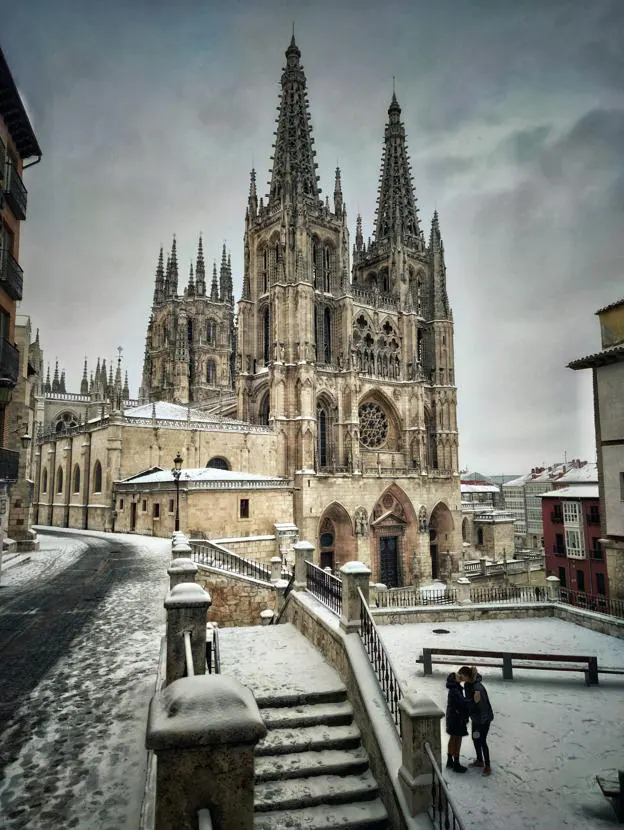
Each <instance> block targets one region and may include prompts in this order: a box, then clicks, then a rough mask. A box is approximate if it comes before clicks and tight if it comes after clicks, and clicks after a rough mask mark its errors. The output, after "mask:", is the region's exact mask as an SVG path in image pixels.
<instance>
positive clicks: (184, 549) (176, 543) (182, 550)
mask: <svg viewBox="0 0 624 830" xmlns="http://www.w3.org/2000/svg"><path fill="white" fill-rule="evenodd" d="M192 553H193V549H192V548H191V546H190V545H189V543H188V540H187V539H186V538H181V537H178V538H177V539H174V540H173V542H172V543H171V556H172V557H173V558H174V559H179V558H181V557H188V556H190V555H191V554H192Z"/></svg>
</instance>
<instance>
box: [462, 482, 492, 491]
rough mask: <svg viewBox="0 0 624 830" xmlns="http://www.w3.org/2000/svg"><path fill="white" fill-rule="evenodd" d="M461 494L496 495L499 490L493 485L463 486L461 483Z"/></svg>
mask: <svg viewBox="0 0 624 830" xmlns="http://www.w3.org/2000/svg"><path fill="white" fill-rule="evenodd" d="M460 486H461V491H462V493H498V492H499V488H498V487H497V486H496V485H495V484H464V483H463V482H462V483H461V485H460Z"/></svg>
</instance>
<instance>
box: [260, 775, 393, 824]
mask: <svg viewBox="0 0 624 830" xmlns="http://www.w3.org/2000/svg"><path fill="white" fill-rule="evenodd" d="M377 795H378V789H377V782H376V781H375V779H374V778H373V776H372V775H371V774H370V772H365V773H362V774H361V775H344V776H342V775H319V776H316V777H314V778H295V779H293V780H289V781H259V782H257V783H256V785H255V796H254V809H255V811H256V812H258V813H264V812H268V811H269V810H292V809H297V808H302V807H315V806H316V805H318V804H348V803H350V802H353V801H367V800H373V799H374V798H376V797H377ZM293 826H296V825H293Z"/></svg>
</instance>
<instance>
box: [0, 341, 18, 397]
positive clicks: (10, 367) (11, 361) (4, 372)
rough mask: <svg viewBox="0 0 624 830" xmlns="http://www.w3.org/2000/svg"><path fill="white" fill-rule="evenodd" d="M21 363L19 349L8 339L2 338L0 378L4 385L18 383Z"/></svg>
mask: <svg viewBox="0 0 624 830" xmlns="http://www.w3.org/2000/svg"><path fill="white" fill-rule="evenodd" d="M19 364H20V355H19V350H18V349H17V348H16V347H15V346H14V345H13V344H12V343H9V341H8V340H0V380H1V381H4V384H3V385H4V386H16V385H17V381H18V379H19Z"/></svg>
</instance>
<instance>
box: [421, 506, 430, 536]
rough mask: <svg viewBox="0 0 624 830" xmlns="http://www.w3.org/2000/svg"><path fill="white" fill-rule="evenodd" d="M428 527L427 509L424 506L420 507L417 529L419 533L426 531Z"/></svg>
mask: <svg viewBox="0 0 624 830" xmlns="http://www.w3.org/2000/svg"><path fill="white" fill-rule="evenodd" d="M428 529H429V527H428V522H427V510H426V509H425V507H421V508H420V510H419V511H418V530H419V531H420V532H421V533H426V532H427V530H428Z"/></svg>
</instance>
